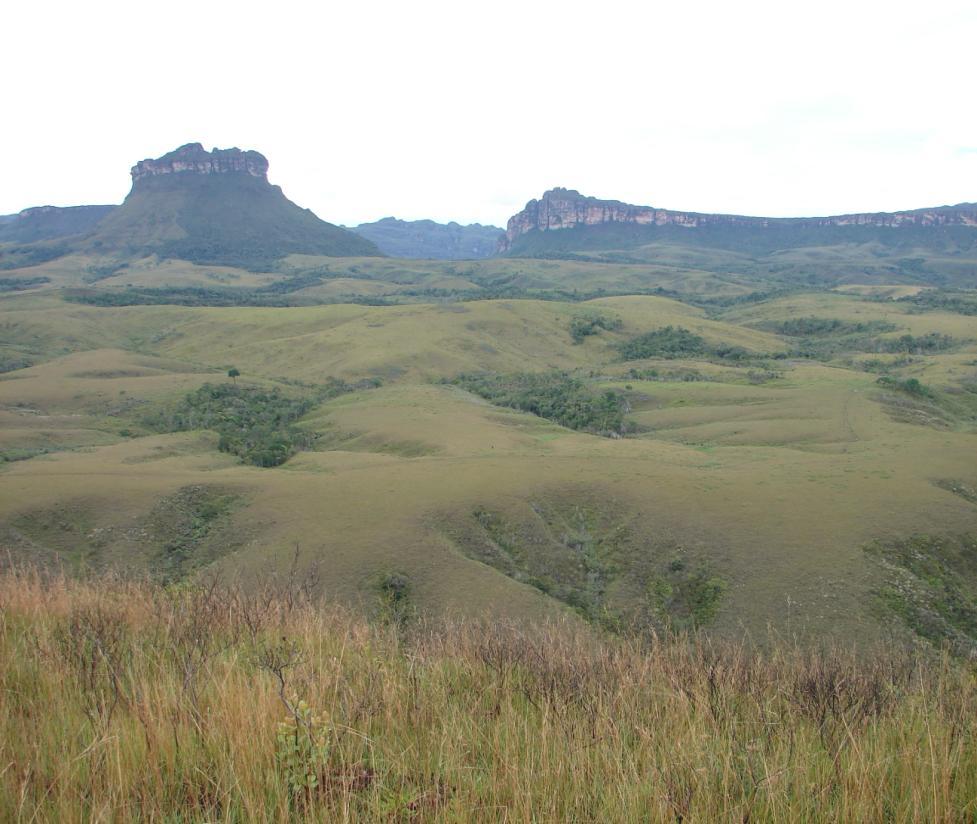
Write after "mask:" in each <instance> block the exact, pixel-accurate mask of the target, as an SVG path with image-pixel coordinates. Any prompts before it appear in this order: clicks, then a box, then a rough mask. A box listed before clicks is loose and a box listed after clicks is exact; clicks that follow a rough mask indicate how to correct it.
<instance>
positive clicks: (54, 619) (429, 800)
mask: <svg viewBox="0 0 977 824" xmlns="http://www.w3.org/2000/svg"><path fill="white" fill-rule="evenodd" d="M0 662H2V670H0V820H3V821H32V820H40V821H65V822H70V821H81V820H85V821H87V820H93V819H94V820H166V821H201V820H207V821H261V820H279V821H285V820H303V819H312V820H322V821H370V820H379V821H644V820H652V821H659V820H660V821H686V822H687V821H710V822H711V821H732V820H736V821H747V820H749V821H770V820H776V821H788V820H790V821H795V820H804V821H815V820H817V821H823V820H836V821H846V822H853V821H973V820H975V817H977V801H975V799H977V741H975V732H977V683H975V677H974V673H973V671H972V670H970V669H968V668H967V667H965V666H964V665H961V664H958V663H954V662H952V661H951V660H949V659H946V658H939V657H935V656H934V657H933V658H932V659H927V660H926V662H925V663H923V662H922V661H920V660H916V659H915V658H914V657H913V656H912V655H910V654H908V653H904V652H885V653H879V654H877V655H875V656H873V657H870V658H865V657H862V658H856V657H855V656H853V655H849V654H844V653H837V652H832V653H830V654H829V653H822V652H805V651H801V650H798V649H793V648H787V647H784V648H781V649H779V650H777V649H774V650H768V651H766V652H763V653H760V652H755V651H750V650H748V649H746V648H744V647H740V646H731V645H716V644H708V643H706V642H704V641H702V640H697V639H673V640H658V641H654V640H648V639H644V640H637V639H633V640H628V639H620V638H602V639H596V638H595V637H594V636H592V635H588V634H587V633H586V632H585V631H580V630H576V629H574V628H573V627H570V626H561V625H554V626H549V627H542V628H535V629H528V628H523V629H520V628H517V627H514V626H511V625H499V624H492V625H489V624H481V625H476V624H470V623H469V624H464V623H459V624H447V625H445V624H438V625H433V624H432V625H425V624H424V623H422V622H420V623H417V624H415V625H413V626H411V627H409V628H407V629H406V630H405V629H403V628H401V629H399V630H398V629H395V628H391V627H387V628H383V627H378V626H371V625H369V624H368V623H365V622H364V621H362V620H360V619H358V618H356V617H354V616H353V615H351V614H348V613H346V612H342V611H339V610H336V609H328V610H322V609H317V608H315V607H314V606H313V604H312V603H311V602H310V601H309V600H308V599H307V598H306V597H305V596H304V595H303V594H302V593H301V592H300V591H299V590H298V589H296V588H294V587H291V586H283V587H279V588H276V587H272V586H269V587H267V588H266V589H265V590H263V591H258V592H254V591H252V592H250V593H249V594H245V593H244V592H242V591H239V590H237V589H234V588H222V587H219V586H216V585H212V586H208V587H177V588H160V587H156V586H153V585H150V584H140V583H131V582H125V581H121V580H114V579H104V580H97V581H76V580H68V579H64V578H60V577H52V578H44V577H42V576H41V575H40V574H38V573H36V572H32V571H19V572H18V571H13V572H7V573H5V574H3V575H2V576H0Z"/></svg>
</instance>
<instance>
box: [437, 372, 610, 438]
mask: <svg viewBox="0 0 977 824" xmlns="http://www.w3.org/2000/svg"><path fill="white" fill-rule="evenodd" d="M450 383H452V384H454V385H455V386H460V387H461V388H462V389H466V390H467V391H469V392H473V393H474V394H476V395H479V396H481V397H483V398H485V399H486V400H487V401H490V402H492V403H494V404H496V405H497V406H505V407H509V408H510V409H518V410H520V411H522V412H530V413H532V414H533V415H538V416H539V417H541V418H546V419H547V420H551V421H554V422H555V423H558V424H560V426H565V427H567V428H568V429H579V430H581V431H584V432H591V433H593V434H597V435H607V436H615V435H621V434H623V433H625V432H626V431H627V424H626V422H625V419H624V416H625V413H626V410H627V402H626V400H625V399H624V397H623V396H622V395H621V394H619V393H618V392H614V391H612V390H607V391H604V392H601V393H597V392H594V391H593V390H591V389H590V388H589V387H588V386H587V384H585V383H584V382H583V381H582V380H580V379H579V378H575V377H573V376H571V375H569V374H567V373H566V372H516V373H512V374H507V375H500V374H498V373H494V372H482V373H469V374H462V375H458V377H456V378H455V379H454V380H452V381H450Z"/></svg>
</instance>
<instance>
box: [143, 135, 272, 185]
mask: <svg viewBox="0 0 977 824" xmlns="http://www.w3.org/2000/svg"><path fill="white" fill-rule="evenodd" d="M131 173H132V182H133V184H136V183H138V182H139V181H140V180H144V179H145V178H149V177H158V176H160V175H175V174H195V175H214V174H235V173H241V174H248V175H251V176H252V177H257V178H261V179H262V180H266V179H267V177H268V159H267V158H266V157H265V156H264V155H263V154H261V153H260V152H256V151H253V150H249V151H242V150H241V149H238V148H236V147H235V148H233V149H216V148H215V149H214V150H213V151H210V152H208V151H207V150H206V149H204V147H203V146H202V145H201V144H199V143H187V144H185V145H183V146H180V148H178V149H174V150H173V151H172V152H169V153H167V154H165V155H163V156H162V157H158V158H148V159H146V160H140V161H139V162H138V163H137V164H136V165H135V166H133V167H132V170H131Z"/></svg>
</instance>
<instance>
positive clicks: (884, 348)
mask: <svg viewBox="0 0 977 824" xmlns="http://www.w3.org/2000/svg"><path fill="white" fill-rule="evenodd" d="M877 345H878V351H879V352H893V353H901V354H906V355H925V354H927V353H929V352H945V351H946V350H947V349H952V348H953V347H954V346H956V341H955V340H954V339H953V338H952V337H950V336H949V335H941V334H939V333H938V332H927V333H926V334H925V335H919V336H917V335H900V336H899V337H898V338H880V339H879V340H878V342H877Z"/></svg>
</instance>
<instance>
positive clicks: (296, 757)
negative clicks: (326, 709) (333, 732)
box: [275, 700, 329, 797]
mask: <svg viewBox="0 0 977 824" xmlns="http://www.w3.org/2000/svg"><path fill="white" fill-rule="evenodd" d="M275 756H276V758H277V759H278V764H279V767H280V768H281V770H282V772H283V773H284V775H285V780H286V781H287V782H288V789H289V792H290V793H292V795H293V796H297V797H306V796H308V795H309V794H310V793H311V792H313V791H314V790H315V789H316V788H317V787H318V786H319V776H320V775H321V774H322V772H323V769H324V767H325V765H326V761H327V760H328V758H329V725H328V723H327V722H326V720H325V719H324V718H323V717H322V716H320V715H317V714H316V713H315V712H314V711H313V709H312V707H310V706H309V705H308V704H307V703H306V702H305V701H300V700H296V701H294V702H290V713H289V717H288V718H286V719H285V720H284V721H282V722H281V723H280V724H279V725H278V732H277V734H276V739H275Z"/></svg>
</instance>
